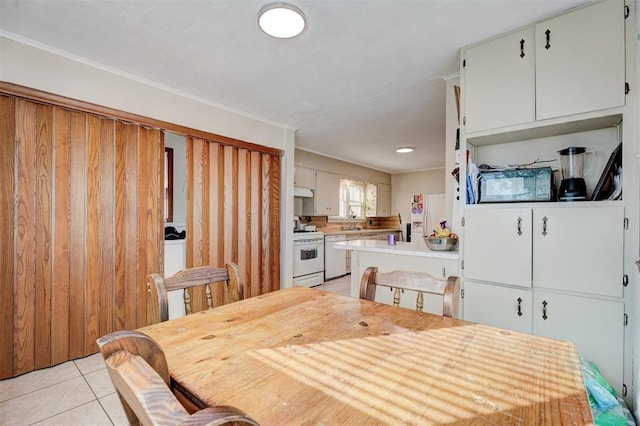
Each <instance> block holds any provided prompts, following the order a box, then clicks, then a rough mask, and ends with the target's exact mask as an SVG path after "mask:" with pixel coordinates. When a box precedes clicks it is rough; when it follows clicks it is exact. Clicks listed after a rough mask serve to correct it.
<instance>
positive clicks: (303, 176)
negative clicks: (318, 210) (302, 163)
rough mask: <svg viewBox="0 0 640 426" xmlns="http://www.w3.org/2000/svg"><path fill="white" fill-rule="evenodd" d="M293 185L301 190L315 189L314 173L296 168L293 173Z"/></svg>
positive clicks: (304, 168)
mask: <svg viewBox="0 0 640 426" xmlns="http://www.w3.org/2000/svg"><path fill="white" fill-rule="evenodd" d="M293 184H294V185H295V186H301V187H303V188H309V189H316V171H315V170H314V169H308V168H306V167H298V166H296V167H295V169H294V171H293Z"/></svg>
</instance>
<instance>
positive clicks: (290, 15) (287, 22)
mask: <svg viewBox="0 0 640 426" xmlns="http://www.w3.org/2000/svg"><path fill="white" fill-rule="evenodd" d="M305 25H306V23H305V18H304V13H302V11H301V10H300V9H298V8H297V7H295V6H294V5H292V4H289V3H270V4H268V5H266V6H265V7H263V8H262V9H261V10H260V13H258V26H260V29H261V30H262V31H264V32H265V33H267V34H269V35H270V36H271V37H276V38H291V37H295V36H297V35H298V34H300V33H301V32H302V31H303V30H304V28H305Z"/></svg>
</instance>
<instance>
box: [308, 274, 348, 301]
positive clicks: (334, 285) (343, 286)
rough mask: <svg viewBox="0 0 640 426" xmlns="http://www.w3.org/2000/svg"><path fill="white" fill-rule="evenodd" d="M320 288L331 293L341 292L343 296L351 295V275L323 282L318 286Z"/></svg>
mask: <svg viewBox="0 0 640 426" xmlns="http://www.w3.org/2000/svg"><path fill="white" fill-rule="evenodd" d="M314 288H317V289H318V290H324V291H328V292H331V293H336V294H340V295H342V296H350V295H351V275H345V276H344V277H340V278H336V279H333V280H330V281H326V282H324V283H323V284H321V285H319V286H316V287H314Z"/></svg>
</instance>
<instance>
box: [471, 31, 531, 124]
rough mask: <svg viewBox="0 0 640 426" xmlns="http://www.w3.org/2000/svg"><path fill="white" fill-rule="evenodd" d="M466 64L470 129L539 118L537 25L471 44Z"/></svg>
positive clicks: (526, 121)
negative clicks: (534, 27) (536, 101)
mask: <svg viewBox="0 0 640 426" xmlns="http://www.w3.org/2000/svg"><path fill="white" fill-rule="evenodd" d="M521 41H522V49H521ZM523 53H524V55H522V54H523ZM464 67H465V72H466V82H465V93H466V99H467V101H466V107H465V108H466V113H465V117H466V131H467V132H469V133H471V132H476V131H479V130H485V129H493V128H497V127H504V126H509V125H513V124H520V123H528V122H531V121H533V120H535V106H536V104H535V57H534V43H533V27H529V28H526V29H524V30H522V31H519V32H516V33H513V34H508V35H506V36H502V37H499V38H496V39H493V40H491V41H488V42H485V43H482V44H479V45H476V46H473V47H470V48H468V49H467V51H466V57H465V63H464Z"/></svg>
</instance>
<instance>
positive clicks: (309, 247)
mask: <svg viewBox="0 0 640 426" xmlns="http://www.w3.org/2000/svg"><path fill="white" fill-rule="evenodd" d="M293 256H294V257H293V276H294V277H300V276H302V275H308V274H313V273H317V272H323V271H324V240H319V241H317V242H294V243H293Z"/></svg>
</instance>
